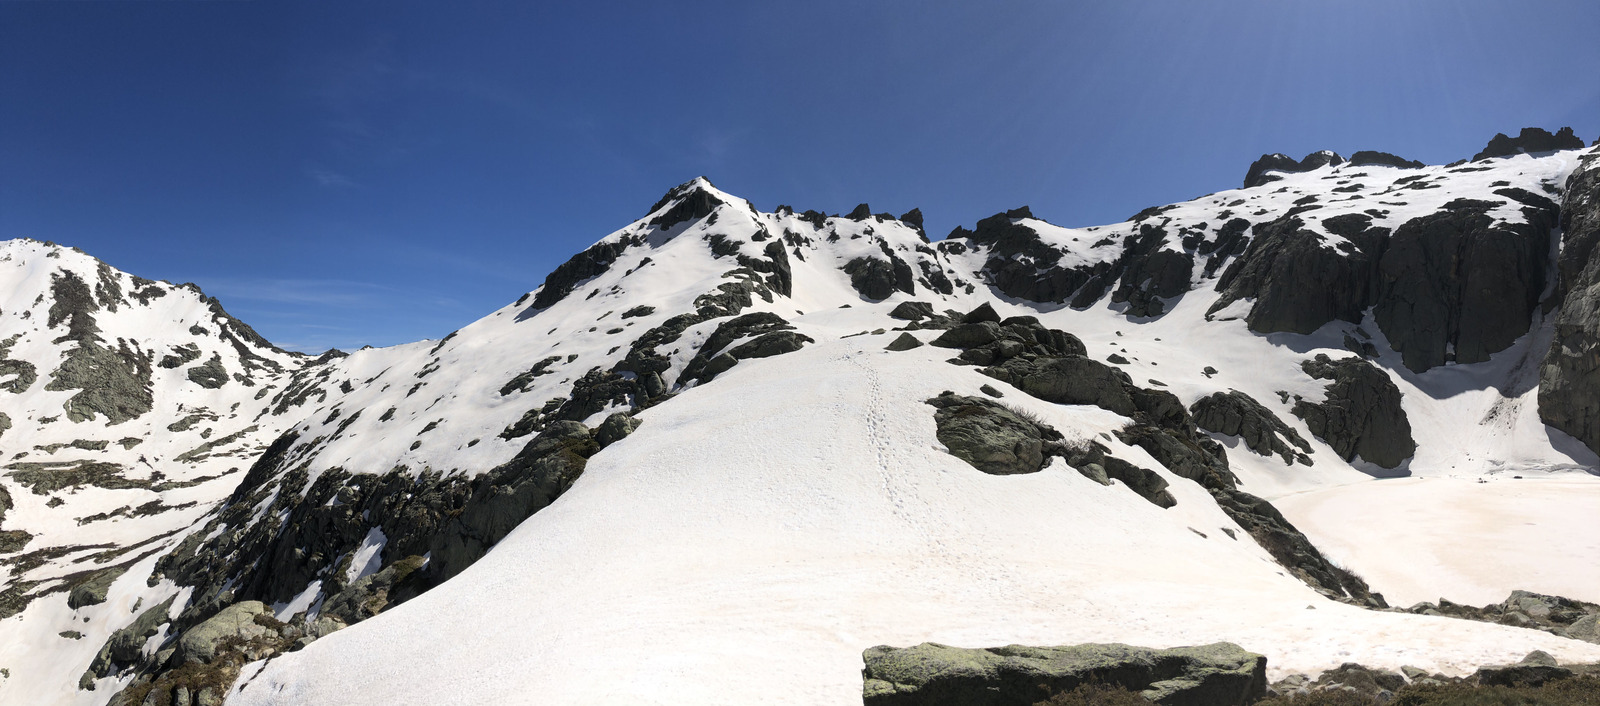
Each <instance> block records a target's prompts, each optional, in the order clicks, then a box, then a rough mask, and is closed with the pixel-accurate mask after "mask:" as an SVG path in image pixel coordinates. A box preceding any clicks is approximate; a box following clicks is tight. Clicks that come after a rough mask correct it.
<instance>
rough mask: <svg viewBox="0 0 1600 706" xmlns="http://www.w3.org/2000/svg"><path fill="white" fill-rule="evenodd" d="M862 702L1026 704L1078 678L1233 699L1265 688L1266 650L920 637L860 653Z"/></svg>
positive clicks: (1200, 700)
mask: <svg viewBox="0 0 1600 706" xmlns="http://www.w3.org/2000/svg"><path fill="white" fill-rule="evenodd" d="M862 658H863V659H864V660H865V662H866V669H863V670H862V672H861V674H862V678H863V679H864V681H865V684H864V685H863V690H862V697H863V701H864V702H865V704H866V706H913V705H914V706H946V705H948V706H1011V705H1013V704H1016V705H1018V706H1030V705H1031V704H1035V703H1038V702H1040V701H1044V700H1046V699H1049V698H1050V697H1051V696H1052V695H1054V694H1057V693H1060V692H1063V691H1071V690H1072V689H1074V688H1076V687H1077V686H1078V685H1080V684H1086V683H1100V684H1108V685H1112V684H1114V685H1119V686H1123V687H1126V688H1127V689H1128V690H1130V691H1137V692H1140V695H1142V696H1144V697H1145V698H1147V699H1149V700H1150V701H1152V702H1154V703H1157V704H1162V705H1163V706H1237V705H1242V704H1248V703H1252V702H1254V701H1256V700H1258V699H1260V698H1261V697H1262V696H1263V695H1264V694H1265V693H1266V687H1267V678H1266V671H1267V658H1266V657H1264V656H1262V655H1258V654H1255V653H1253V652H1247V651H1245V650H1244V649H1243V648H1240V647H1239V646H1238V645H1234V644H1231V643H1227V642H1218V643H1214V644H1210V645H1201V646H1198V647H1174V648H1172V649H1166V650H1156V649H1150V648H1147V647H1133V646H1130V645H1121V644H1083V645H1072V646H1066V647H1029V646H1025V645H1008V646H1006V647H991V648H982V649H968V648H961V647H950V646H948V645H940V644H937V643H932V642H924V643H922V644H920V645H917V646H915V647H889V646H878V647H873V648H870V649H868V650H867V651H866V652H864V653H863V654H862Z"/></svg>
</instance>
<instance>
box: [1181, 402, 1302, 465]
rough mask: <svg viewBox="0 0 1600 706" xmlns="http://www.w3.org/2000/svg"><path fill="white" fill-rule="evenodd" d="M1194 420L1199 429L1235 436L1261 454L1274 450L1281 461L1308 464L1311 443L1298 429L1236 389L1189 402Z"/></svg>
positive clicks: (1268, 454)
mask: <svg viewBox="0 0 1600 706" xmlns="http://www.w3.org/2000/svg"><path fill="white" fill-rule="evenodd" d="M1189 412H1190V414H1192V415H1194V423H1195V425H1196V426H1199V427H1200V428H1201V429H1205V430H1206V431H1212V432H1216V433H1218V434H1227V435H1229V436H1237V437H1239V438H1240V439H1241V440H1243V441H1244V444H1245V446H1246V447H1248V448H1249V449H1250V450H1251V451H1254V452H1256V453H1258V454H1261V455H1263V456H1271V455H1273V454H1277V455H1279V456H1282V457H1283V462H1284V464H1286V465H1287V464H1291V463H1294V462H1295V461H1299V462H1300V463H1301V464H1303V465H1307V466H1309V465H1311V458H1310V457H1309V456H1307V454H1309V453H1311V444H1309V443H1307V442H1306V440H1305V439H1303V438H1301V436H1300V433H1299V432H1297V431H1295V430H1294V429H1293V428H1291V427H1290V426H1289V425H1287V424H1284V423H1283V420H1281V419H1279V418H1278V415H1276V414H1273V413H1272V410H1270V409H1267V408H1266V407H1264V406H1262V405H1261V403H1260V402H1257V401H1256V399H1255V398H1254V397H1251V396H1249V395H1247V394H1245V393H1243V392H1239V391H1238V390H1229V391H1227V392H1216V393H1213V394H1211V395H1209V396H1207V397H1202V398H1200V399H1198V400H1196V401H1195V403H1194V404H1192V405H1190V406H1189Z"/></svg>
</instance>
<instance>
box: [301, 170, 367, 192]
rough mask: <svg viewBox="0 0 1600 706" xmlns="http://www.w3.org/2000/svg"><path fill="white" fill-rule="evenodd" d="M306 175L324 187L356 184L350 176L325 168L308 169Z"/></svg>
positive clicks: (346, 186) (343, 187)
mask: <svg viewBox="0 0 1600 706" xmlns="http://www.w3.org/2000/svg"><path fill="white" fill-rule="evenodd" d="M306 176H308V177H310V178H311V181H313V182H316V184H317V186H320V187H322V188H324V189H347V188H350V187H353V186H355V185H356V183H355V181H354V180H352V179H351V178H350V177H347V176H345V175H343V174H340V173H338V172H332V171H328V170H326V169H308V170H306Z"/></svg>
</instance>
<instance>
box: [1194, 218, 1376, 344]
mask: <svg viewBox="0 0 1600 706" xmlns="http://www.w3.org/2000/svg"><path fill="white" fill-rule="evenodd" d="M1370 224H1371V219H1370V218H1369V217H1367V216H1363V215H1359V214H1351V215H1348V216H1339V217H1337V218H1331V219H1328V220H1327V221H1325V222H1324V227H1326V228H1328V229H1329V230H1331V231H1335V233H1336V234H1337V235H1340V236H1343V237H1344V239H1345V240H1344V242H1343V243H1341V245H1342V246H1343V247H1342V248H1330V247H1326V246H1325V245H1324V243H1323V240H1324V238H1323V236H1322V235H1321V234H1320V233H1316V232H1313V231H1310V230H1306V229H1305V224H1304V222H1303V221H1302V220H1301V219H1300V218H1298V217H1296V216H1286V217H1282V218H1279V219H1277V220H1274V221H1270V222H1268V223H1263V224H1260V225H1257V226H1255V228H1254V237H1253V238H1252V239H1251V241H1250V245H1249V246H1248V247H1247V248H1245V251H1244V253H1243V254H1241V255H1240V256H1239V258H1238V259H1236V260H1234V262H1233V264H1231V265H1229V266H1228V268H1227V269H1226V270H1224V271H1223V273H1222V277H1221V278H1219V279H1218V280H1217V291H1219V292H1222V296H1220V297H1218V299H1217V302H1216V303H1215V304H1213V305H1212V306H1211V309H1210V310H1209V311H1208V312H1207V316H1211V315H1213V314H1216V313H1217V312H1218V311H1221V310H1222V309H1224V308H1226V307H1228V306H1229V305H1232V304H1233V303H1234V302H1236V301H1239V300H1241V299H1254V300H1255V304H1254V305H1252V306H1251V308H1250V313H1249V314H1248V315H1247V316H1246V317H1245V322H1246V323H1247V324H1248V325H1249V327H1250V330H1251V331H1255V332H1257V333H1274V332H1280V331H1287V332H1290V333H1311V332H1313V331H1316V330H1317V329H1318V328H1321V327H1322V325H1323V324H1326V323H1328V322H1330V321H1333V320H1335V319H1341V320H1344V321H1350V322H1355V323H1359V322H1360V321H1361V317H1362V314H1363V313H1364V312H1365V310H1366V308H1367V307H1368V306H1371V302H1372V299H1373V298H1374V293H1375V285H1374V280H1375V279H1376V277H1377V268H1378V262H1379V260H1380V258H1382V256H1383V251H1384V248H1385V246H1386V245H1387V240H1388V234H1389V231H1388V229H1386V228H1377V227H1370Z"/></svg>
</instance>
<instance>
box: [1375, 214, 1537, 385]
mask: <svg viewBox="0 0 1600 706" xmlns="http://www.w3.org/2000/svg"><path fill="white" fill-rule="evenodd" d="M1523 198H1524V199H1528V200H1530V201H1531V202H1532V204H1530V205H1526V206H1525V207H1524V213H1525V214H1526V215H1527V216H1528V223H1518V224H1499V225H1497V224H1496V223H1495V220H1494V219H1493V218H1491V217H1490V216H1489V215H1488V213H1487V212H1488V211H1489V210H1490V209H1492V208H1495V207H1497V206H1500V205H1502V202H1498V201H1468V200H1465V199H1458V200H1456V201H1452V202H1451V203H1449V204H1446V205H1445V208H1444V210H1441V211H1439V212H1437V213H1434V214H1431V215H1428V216H1423V217H1421V218H1416V219H1413V220H1411V221H1408V222H1406V223H1405V224H1404V225H1401V226H1400V227H1399V228H1398V229H1397V230H1395V233H1394V236H1393V237H1392V238H1390V239H1389V246H1388V248H1387V249H1386V250H1385V251H1384V255H1383V259H1382V262H1381V263H1380V264H1379V267H1378V291H1377V298H1376V302H1375V307H1374V308H1373V316H1374V317H1375V318H1376V319H1377V322H1378V327H1379V328H1381V329H1383V332H1384V335H1385V336H1387V337H1388V339H1389V345H1390V347H1392V348H1393V349H1394V350H1396V351H1399V352H1400V354H1401V357H1402V359H1403V360H1404V362H1405V366H1406V367H1407V368H1410V369H1411V370H1413V371H1415V372H1422V371H1424V370H1427V369H1429V368H1432V367H1435V366H1438V365H1443V364H1444V363H1446V362H1447V361H1450V360H1454V361H1455V362H1459V363H1477V362H1482V361H1485V360H1488V359H1489V355H1490V354H1491V353H1497V352H1499V351H1502V350H1505V349H1506V348H1508V347H1510V345H1511V343H1512V342H1513V341H1515V340H1516V339H1518V338H1520V337H1521V336H1522V335H1523V334H1525V333H1527V331H1528V326H1529V325H1530V323H1531V322H1532V320H1533V311H1534V308H1535V307H1537V306H1538V303H1539V297H1540V296H1541V295H1542V294H1543V293H1544V290H1545V266H1546V259H1547V258H1548V256H1549V255H1548V253H1549V252H1550V245H1551V243H1550V239H1551V232H1550V229H1551V227H1552V226H1554V225H1555V220H1556V215H1557V211H1558V209H1557V206H1556V204H1555V203H1554V202H1552V201H1550V200H1549V199H1545V198H1543V197H1539V196H1535V195H1532V194H1528V195H1526V196H1524V197H1523ZM1534 204H1536V205H1534ZM1451 351H1453V353H1454V355H1453V357H1452V356H1451V355H1450V352H1451Z"/></svg>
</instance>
